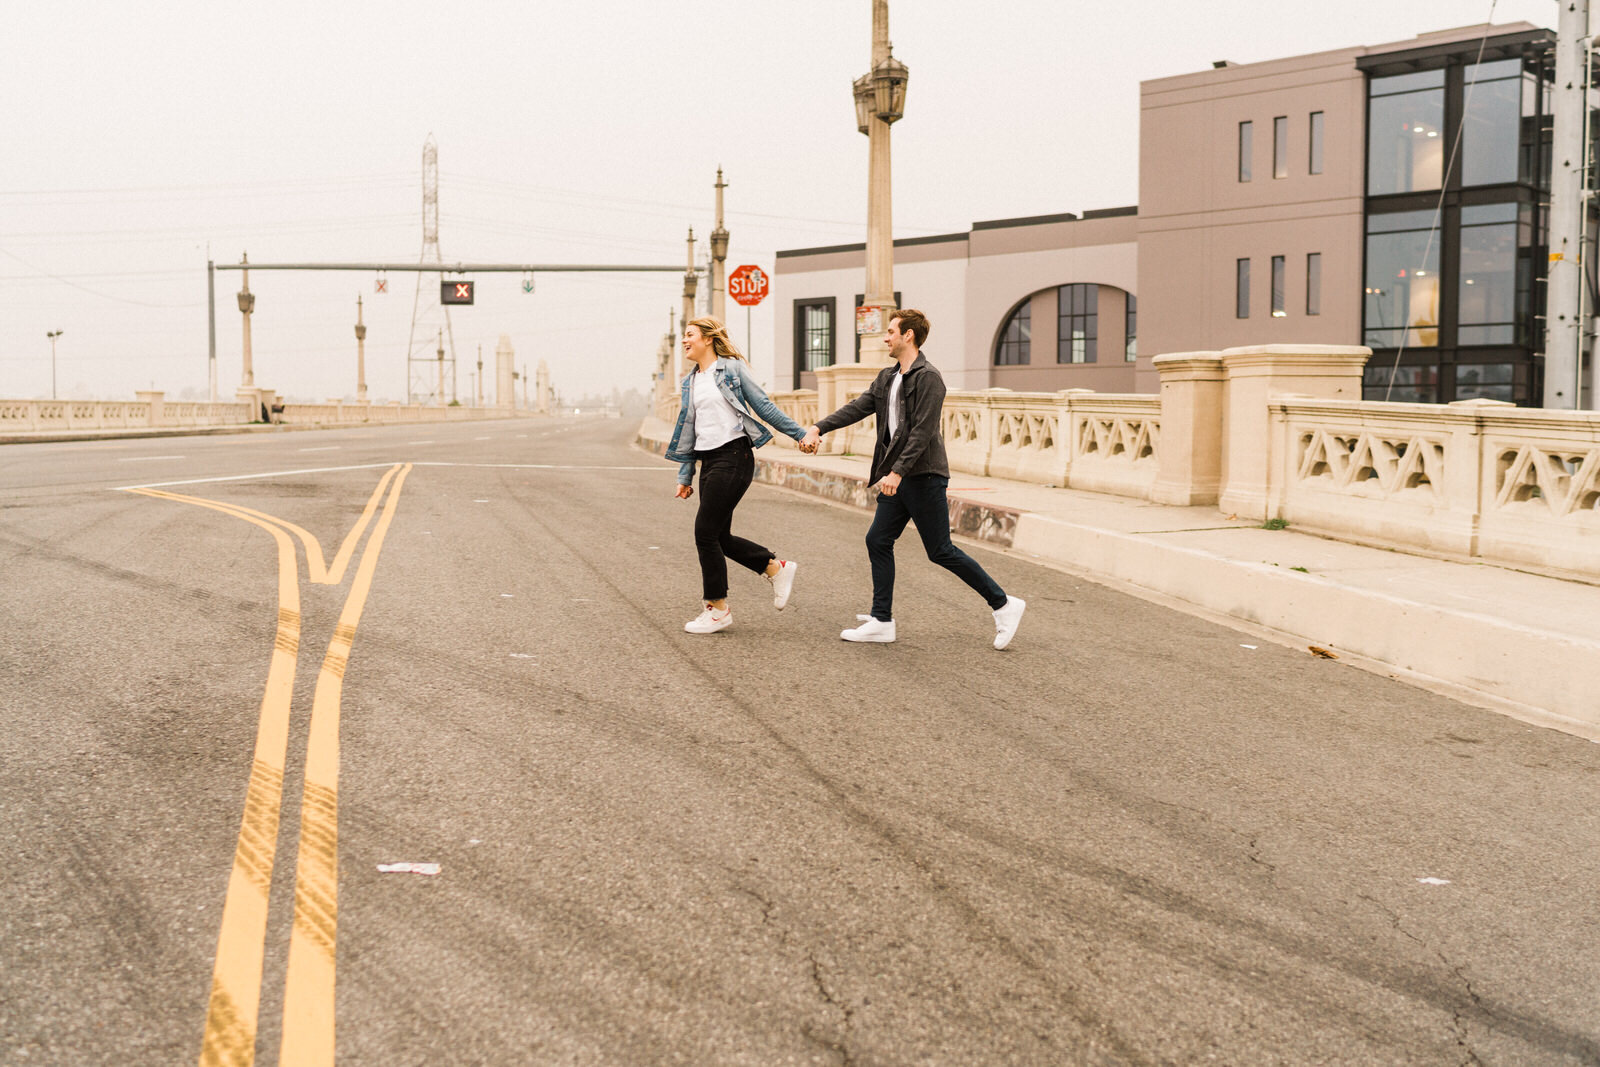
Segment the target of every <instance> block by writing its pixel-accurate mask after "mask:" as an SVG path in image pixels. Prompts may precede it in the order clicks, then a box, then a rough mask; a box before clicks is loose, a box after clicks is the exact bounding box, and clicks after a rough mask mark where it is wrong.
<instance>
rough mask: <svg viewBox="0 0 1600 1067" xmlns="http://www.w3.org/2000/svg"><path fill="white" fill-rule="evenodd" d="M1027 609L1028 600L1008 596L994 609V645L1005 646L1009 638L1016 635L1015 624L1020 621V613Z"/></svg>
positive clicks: (1009, 640) (1009, 641)
mask: <svg viewBox="0 0 1600 1067" xmlns="http://www.w3.org/2000/svg"><path fill="white" fill-rule="evenodd" d="M1026 610H1028V602H1027V601H1026V600H1023V599H1022V598H1021V597H1016V596H1008V597H1006V602H1005V603H1004V604H1002V605H1001V606H1000V607H998V608H995V609H994V647H995V648H1005V647H1006V646H1007V645H1009V644H1010V643H1011V639H1012V638H1013V637H1015V636H1016V635H1017V624H1018V623H1020V622H1021V621H1022V613H1023V612H1024V611H1026Z"/></svg>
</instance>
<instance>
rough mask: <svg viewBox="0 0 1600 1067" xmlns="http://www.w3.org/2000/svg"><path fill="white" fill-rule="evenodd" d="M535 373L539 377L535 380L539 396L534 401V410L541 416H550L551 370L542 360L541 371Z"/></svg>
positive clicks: (540, 363) (540, 362)
mask: <svg viewBox="0 0 1600 1067" xmlns="http://www.w3.org/2000/svg"><path fill="white" fill-rule="evenodd" d="M535 373H536V375H537V376H536V377H535V378H534V387H535V389H536V390H537V392H538V396H537V397H536V398H535V400H534V404H535V407H534V410H535V411H537V412H538V413H539V414H541V415H548V414H550V368H549V367H548V366H546V365H545V362H544V360H542V359H541V360H540V361H539V369H538V371H537V372H535Z"/></svg>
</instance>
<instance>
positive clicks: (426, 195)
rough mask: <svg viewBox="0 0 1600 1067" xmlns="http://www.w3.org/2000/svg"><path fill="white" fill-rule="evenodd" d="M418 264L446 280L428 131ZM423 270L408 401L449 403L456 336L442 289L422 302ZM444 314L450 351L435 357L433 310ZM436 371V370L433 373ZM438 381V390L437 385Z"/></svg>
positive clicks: (434, 156) (409, 348)
mask: <svg viewBox="0 0 1600 1067" xmlns="http://www.w3.org/2000/svg"><path fill="white" fill-rule="evenodd" d="M417 263H418V266H427V265H428V264H430V263H436V264H438V265H439V266H440V268H441V269H440V272H439V274H438V281H439V282H440V283H443V281H444V271H443V267H444V256H443V255H442V254H441V253H440V251H439V149H438V147H437V146H436V145H435V144H434V143H433V134H431V133H430V134H428V141H427V143H426V144H424V145H423V146H422V256H421V258H420V259H419V260H418V261H417ZM424 276H425V275H424V273H423V272H422V271H420V270H419V271H417V292H416V296H414V297H413V298H412V301H411V337H410V339H409V340H408V341H407V342H406V372H407V381H408V384H407V387H406V400H407V402H408V403H416V402H418V401H419V400H420V401H421V402H422V403H424V404H438V405H441V406H442V405H444V404H448V403H449V402H450V400H451V399H452V398H451V397H448V396H445V395H444V363H445V361H446V360H448V361H449V363H450V379H451V381H454V380H455V375H456V335H455V331H454V330H453V329H452V328H451V325H450V309H449V308H448V307H446V306H445V305H443V304H440V303H439V302H438V295H439V290H438V288H437V287H436V288H435V289H434V290H433V291H432V294H431V295H430V296H429V299H428V305H427V307H426V308H423V305H422V279H423V277H424ZM419 309H420V310H421V311H422V316H421V319H420V320H419V318H418V311H419ZM435 310H437V311H438V312H440V313H442V314H443V316H444V327H443V329H444V334H443V338H444V339H447V340H448V341H449V346H450V347H449V351H448V353H447V352H446V351H445V348H444V345H443V344H441V345H440V346H439V354H438V355H437V356H436V355H435V354H434V353H433V352H431V351H429V344H428V342H429V338H428V334H430V333H436V330H437V328H434V329H430V328H429V326H430V323H429V320H435V321H436V316H435V315H434V311H435ZM419 321H420V322H421V325H422V327H423V330H422V342H421V347H420V348H419V347H418V341H417V325H418V323H419ZM430 372H433V373H430ZM435 382H437V386H438V389H437V392H436V391H435V389H434V384H435Z"/></svg>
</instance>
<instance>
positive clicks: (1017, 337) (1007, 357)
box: [994, 297, 1033, 367]
mask: <svg viewBox="0 0 1600 1067" xmlns="http://www.w3.org/2000/svg"><path fill="white" fill-rule="evenodd" d="M1032 348H1033V298H1032V297H1029V298H1028V299H1027V300H1024V301H1023V302H1022V305H1021V306H1020V307H1018V308H1017V310H1015V311H1013V312H1012V313H1011V317H1010V318H1009V319H1007V320H1006V328H1005V329H1003V330H1001V331H1000V344H999V345H998V346H997V347H996V348H995V352H994V365H995V366H997V367H1021V366H1025V365H1026V364H1027V363H1028V361H1029V360H1030V359H1031V358H1032V351H1031V350H1032Z"/></svg>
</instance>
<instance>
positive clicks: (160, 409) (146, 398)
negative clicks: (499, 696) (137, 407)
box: [133, 389, 167, 426]
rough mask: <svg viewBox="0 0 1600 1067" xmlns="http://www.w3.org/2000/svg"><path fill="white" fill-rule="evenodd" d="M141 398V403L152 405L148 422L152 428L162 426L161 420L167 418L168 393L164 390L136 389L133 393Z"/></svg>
mask: <svg viewBox="0 0 1600 1067" xmlns="http://www.w3.org/2000/svg"><path fill="white" fill-rule="evenodd" d="M133 395H134V396H136V397H138V398H139V403H141V404H149V405H150V414H149V416H148V421H149V424H150V425H151V426H160V425H161V420H162V419H164V418H165V417H166V411H165V410H164V409H165V406H166V396H167V394H166V391H165V390H162V389H136V390H134V393H133Z"/></svg>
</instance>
